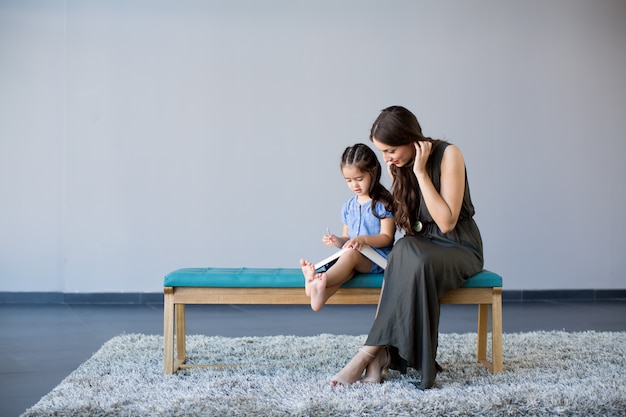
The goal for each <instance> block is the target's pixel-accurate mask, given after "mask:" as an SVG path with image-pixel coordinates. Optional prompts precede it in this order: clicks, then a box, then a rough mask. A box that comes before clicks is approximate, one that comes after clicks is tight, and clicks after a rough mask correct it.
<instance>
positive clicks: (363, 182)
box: [341, 165, 372, 197]
mask: <svg viewBox="0 0 626 417" xmlns="http://www.w3.org/2000/svg"><path fill="white" fill-rule="evenodd" d="M341 172H343V176H344V178H345V179H346V183H347V184H348V188H349V189H351V190H352V191H353V192H354V193H355V194H356V195H357V196H358V197H361V196H368V195H369V190H370V185H371V184H372V176H371V175H370V174H368V173H366V172H363V171H361V170H360V169H358V168H357V167H355V166H354V165H345V166H344V167H343V168H341Z"/></svg>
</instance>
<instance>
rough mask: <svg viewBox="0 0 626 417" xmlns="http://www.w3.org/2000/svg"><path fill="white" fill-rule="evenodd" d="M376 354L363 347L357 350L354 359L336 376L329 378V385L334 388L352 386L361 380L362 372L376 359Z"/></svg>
mask: <svg viewBox="0 0 626 417" xmlns="http://www.w3.org/2000/svg"><path fill="white" fill-rule="evenodd" d="M376 353H378V352H376ZM376 353H372V352H368V351H367V350H365V348H364V347H362V348H361V349H359V351H358V353H357V354H356V355H354V358H352V360H351V361H350V362H348V364H347V365H346V366H344V367H343V369H342V370H341V371H339V373H338V374H337V375H335V376H334V377H332V378H331V380H330V385H332V386H334V387H336V386H338V385H343V386H348V385H352V384H354V383H355V382H356V381H358V380H359V379H360V378H361V375H362V374H363V371H364V370H365V368H366V367H367V366H368V365H369V364H370V362H372V361H373V360H374V359H375V358H376Z"/></svg>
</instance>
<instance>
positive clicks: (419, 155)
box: [413, 140, 433, 177]
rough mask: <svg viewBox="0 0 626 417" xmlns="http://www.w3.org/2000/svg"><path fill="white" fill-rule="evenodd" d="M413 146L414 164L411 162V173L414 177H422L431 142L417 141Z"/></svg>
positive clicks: (430, 149)
mask: <svg viewBox="0 0 626 417" xmlns="http://www.w3.org/2000/svg"><path fill="white" fill-rule="evenodd" d="M414 145H415V162H413V172H414V173H415V176H416V177H419V175H422V174H424V173H425V172H426V163H427V162H428V158H429V157H430V152H431V151H432V149H433V144H432V142H429V141H426V140H425V141H418V142H415V143H414Z"/></svg>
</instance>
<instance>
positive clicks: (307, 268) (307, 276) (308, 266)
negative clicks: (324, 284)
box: [300, 259, 316, 297]
mask: <svg viewBox="0 0 626 417" xmlns="http://www.w3.org/2000/svg"><path fill="white" fill-rule="evenodd" d="M300 266H301V267H302V274H304V293H305V294H306V295H307V297H310V296H311V288H310V287H311V282H312V281H313V280H314V279H315V275H316V274H315V265H313V264H312V263H311V262H309V261H307V260H304V259H300Z"/></svg>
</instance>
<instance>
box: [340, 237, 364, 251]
mask: <svg viewBox="0 0 626 417" xmlns="http://www.w3.org/2000/svg"><path fill="white" fill-rule="evenodd" d="M343 247H344V248H352V249H356V250H361V248H362V247H363V243H361V240H360V239H359V237H355V238H354V239H349V240H348V241H347V242H346V243H344V245H343Z"/></svg>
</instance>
